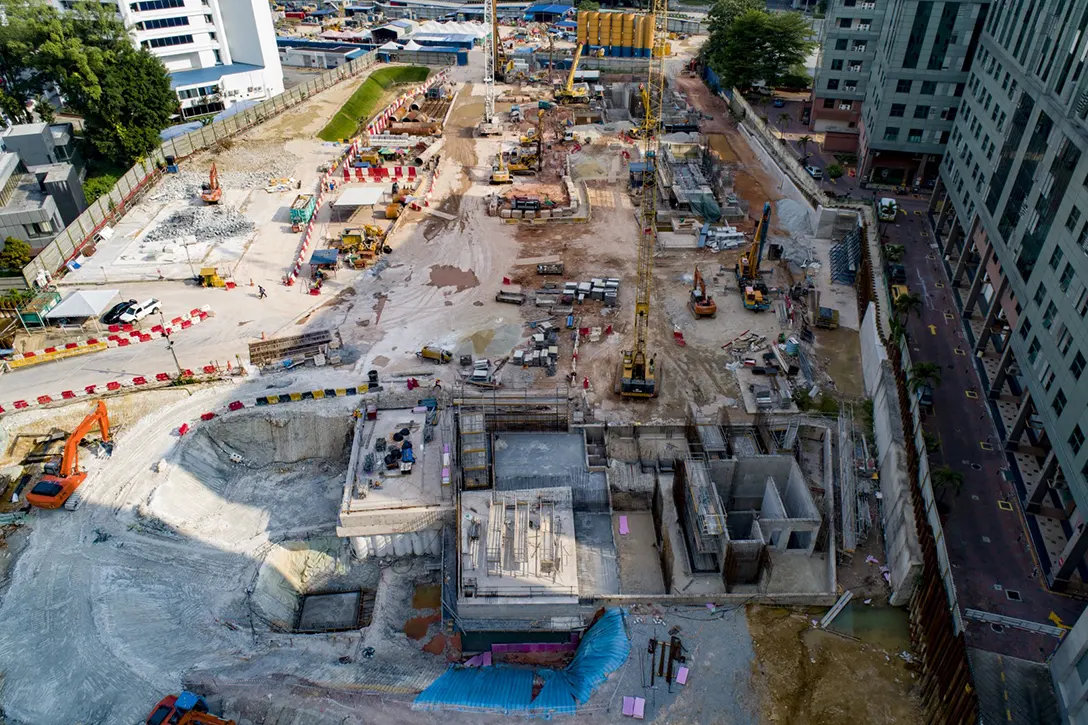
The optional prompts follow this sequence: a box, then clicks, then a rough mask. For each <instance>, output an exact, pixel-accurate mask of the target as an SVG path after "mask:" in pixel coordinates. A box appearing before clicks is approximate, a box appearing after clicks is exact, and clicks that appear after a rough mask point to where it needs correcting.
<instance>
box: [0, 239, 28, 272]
mask: <svg viewBox="0 0 1088 725" xmlns="http://www.w3.org/2000/svg"><path fill="white" fill-rule="evenodd" d="M33 258H34V255H33V254H31V252H30V245H29V244H27V243H26V242H24V241H23V240H22V239H16V238H15V237H8V238H7V239H5V240H4V248H3V249H0V269H22V268H23V267H25V266H27V265H28V264H30V260H31V259H33Z"/></svg>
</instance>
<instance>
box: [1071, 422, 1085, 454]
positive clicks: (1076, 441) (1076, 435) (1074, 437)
mask: <svg viewBox="0 0 1088 725" xmlns="http://www.w3.org/2000/svg"><path fill="white" fill-rule="evenodd" d="M1083 445H1084V431H1082V430H1081V429H1080V424H1079V423H1078V424H1077V425H1075V426H1073V432H1072V433H1070V434H1069V447H1070V448H1072V449H1073V455H1079V454H1080V447H1081V446H1083Z"/></svg>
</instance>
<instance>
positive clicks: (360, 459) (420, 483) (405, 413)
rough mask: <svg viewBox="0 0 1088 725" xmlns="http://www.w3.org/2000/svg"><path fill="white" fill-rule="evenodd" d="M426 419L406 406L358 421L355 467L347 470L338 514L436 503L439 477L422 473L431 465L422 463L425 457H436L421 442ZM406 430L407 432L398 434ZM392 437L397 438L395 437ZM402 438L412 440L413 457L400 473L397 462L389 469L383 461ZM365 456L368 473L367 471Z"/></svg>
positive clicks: (402, 440)
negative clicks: (346, 478)
mask: <svg viewBox="0 0 1088 725" xmlns="http://www.w3.org/2000/svg"><path fill="white" fill-rule="evenodd" d="M426 418H427V414H426V413H415V412H413V411H411V410H407V409H405V410H383V411H381V412H380V413H378V418H377V420H363V421H361V426H362V427H361V429H360V431H359V434H358V435H357V436H356V443H355V450H354V451H353V455H352V461H353V462H354V463H355V470H354V472H352V471H349V472H348V482H347V485H346V490H345V495H344V500H343V503H342V505H341V509H340V512H341V515H343V514H345V513H355V512H362V511H379V510H382V509H400V508H408V507H412V506H430V505H435V504H437V503H439V501H440V499H441V479H440V478H439V477H437V476H430V475H425V471H424V469H425V468H428V469H429V468H430V467H429V466H425V464H424V461H425V460H426V461H428V462H429V459H430V458H435V459H436V460H437V458H438V451H437V450H435V451H431V450H429V448H428V444H426V443H424V441H423V427H424V423H425V422H426ZM406 429H407V430H408V431H409V434H408V435H407V436H401V435H400V434H401V433H402V432H403V431H404V430H406ZM394 437H396V438H398V439H400V440H394ZM404 440H408V441H411V446H410V447H411V450H412V455H413V457H414V458H415V463H413V465H412V470H411V471H410V472H402V471H401V466H400V464H399V462H398V464H397V465H396V466H395V467H394V468H388V467H387V464H386V463H385V456H386V455H387V454H388V453H389V452H390V451H392V450H393V449H394V448H398V449H399V448H400V447H401V446H403V445H404ZM432 454H433V455H432ZM402 455H403V454H402ZM368 458H370V464H369V467H370V468H371V471H370V472H369V473H367V472H366V469H367V467H368V463H367V460H368ZM353 473H354V475H352V474H353ZM352 483H354V485H352Z"/></svg>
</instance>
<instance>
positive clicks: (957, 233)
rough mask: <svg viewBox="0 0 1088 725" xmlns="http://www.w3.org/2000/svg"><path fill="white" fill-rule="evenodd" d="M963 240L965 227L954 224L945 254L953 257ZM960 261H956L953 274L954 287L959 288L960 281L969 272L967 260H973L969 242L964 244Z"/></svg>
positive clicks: (960, 251) (960, 252) (949, 234)
mask: <svg viewBox="0 0 1088 725" xmlns="http://www.w3.org/2000/svg"><path fill="white" fill-rule="evenodd" d="M961 239H963V227H961V226H960V225H959V224H958V223H955V222H953V224H952V231H950V232H949V233H948V244H946V245H945V254H946V255H949V256H950V255H951V254H952V252H953V250H956V245H957V244H959V241H960V240H961ZM957 251H958V252H959V255H960V256H959V259H958V260H957V261H956V269H955V270H953V272H952V286H953V287H959V286H960V280H962V279H963V275H964V273H965V272H966V271H967V260H969V259H970V258H971V246H970V244H969V243H968V242H964V244H963V247H962V248H961V249H959V250H957Z"/></svg>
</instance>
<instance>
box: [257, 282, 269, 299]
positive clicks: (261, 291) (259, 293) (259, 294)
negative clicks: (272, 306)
mask: <svg viewBox="0 0 1088 725" xmlns="http://www.w3.org/2000/svg"><path fill="white" fill-rule="evenodd" d="M267 296H268V293H267V292H265V291H264V287H262V286H260V285H257V299H259V300H263V299H264V298H265V297H267Z"/></svg>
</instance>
